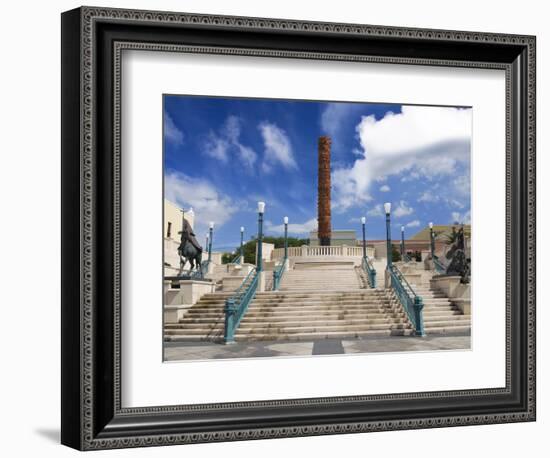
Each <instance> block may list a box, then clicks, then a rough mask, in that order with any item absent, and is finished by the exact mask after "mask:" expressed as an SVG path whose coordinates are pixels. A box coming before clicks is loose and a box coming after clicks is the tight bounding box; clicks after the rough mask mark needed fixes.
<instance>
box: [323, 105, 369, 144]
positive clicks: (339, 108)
mask: <svg viewBox="0 0 550 458" xmlns="http://www.w3.org/2000/svg"><path fill="white" fill-rule="evenodd" d="M363 109H364V107H363V105H361V104H359V103H329V104H327V106H326V108H325V109H324V110H323V112H322V113H321V130H322V132H323V134H325V135H330V137H331V139H332V151H336V152H337V151H338V150H339V149H340V147H341V146H340V145H341V143H342V142H341V141H340V137H341V135H343V133H342V127H343V126H344V125H345V124H347V123H349V122H353V119H352V118H354V117H355V118H359V114H360V112H361V110H363Z"/></svg>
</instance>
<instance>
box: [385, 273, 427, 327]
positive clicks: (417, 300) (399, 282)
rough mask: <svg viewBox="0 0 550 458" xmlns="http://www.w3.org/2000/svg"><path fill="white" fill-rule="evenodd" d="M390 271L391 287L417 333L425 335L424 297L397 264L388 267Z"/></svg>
mask: <svg viewBox="0 0 550 458" xmlns="http://www.w3.org/2000/svg"><path fill="white" fill-rule="evenodd" d="M388 272H389V274H390V278H391V287H392V289H393V290H394V291H395V295H396V296H397V299H398V300H399V302H400V303H401V305H402V306H403V308H404V309H405V312H406V313H407V316H408V317H409V320H410V322H411V324H412V325H413V327H414V331H415V335H417V336H425V335H426V334H425V332H424V319H423V316H422V309H423V308H424V303H423V302H422V297H420V296H418V295H417V294H416V293H415V292H414V290H413V288H412V287H411V285H410V284H409V282H408V281H407V279H406V278H405V277H404V276H403V274H402V273H401V271H400V270H399V269H398V268H397V267H396V266H395V265H391V266H390V267H389V268H388Z"/></svg>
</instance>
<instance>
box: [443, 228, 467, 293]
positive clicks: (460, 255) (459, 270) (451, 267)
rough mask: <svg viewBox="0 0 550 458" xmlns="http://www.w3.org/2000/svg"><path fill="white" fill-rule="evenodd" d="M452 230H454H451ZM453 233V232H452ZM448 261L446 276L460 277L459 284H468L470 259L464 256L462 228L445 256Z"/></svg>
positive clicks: (464, 246) (464, 244) (464, 247)
mask: <svg viewBox="0 0 550 458" xmlns="http://www.w3.org/2000/svg"><path fill="white" fill-rule="evenodd" d="M453 229H454V228H453ZM453 232H454V230H453ZM445 257H446V258H447V259H448V260H449V264H448V267H447V271H446V274H447V275H460V277H461V279H460V281H461V283H470V262H471V261H470V258H468V257H467V255H466V243H465V240H464V228H463V227H461V228H460V229H459V230H458V232H457V233H456V237H455V238H454V242H453V244H452V245H451V248H450V249H449V251H448V252H447V253H446V254H445Z"/></svg>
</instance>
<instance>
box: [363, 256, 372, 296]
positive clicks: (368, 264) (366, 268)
mask: <svg viewBox="0 0 550 458" xmlns="http://www.w3.org/2000/svg"><path fill="white" fill-rule="evenodd" d="M361 267H362V268H363V270H364V271H365V273H366V274H367V281H368V282H369V286H370V287H371V288H376V270H375V269H374V267H373V265H372V264H371V262H370V261H369V258H368V257H367V256H365V257H363V260H362V261H361Z"/></svg>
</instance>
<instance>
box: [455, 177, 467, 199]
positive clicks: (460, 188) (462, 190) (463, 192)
mask: <svg viewBox="0 0 550 458" xmlns="http://www.w3.org/2000/svg"><path fill="white" fill-rule="evenodd" d="M453 188H454V191H455V192H456V193H457V194H458V195H459V196H461V197H468V198H469V197H470V177H469V176H468V175H460V176H458V177H456V178H455V179H454V180H453Z"/></svg>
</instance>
